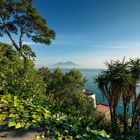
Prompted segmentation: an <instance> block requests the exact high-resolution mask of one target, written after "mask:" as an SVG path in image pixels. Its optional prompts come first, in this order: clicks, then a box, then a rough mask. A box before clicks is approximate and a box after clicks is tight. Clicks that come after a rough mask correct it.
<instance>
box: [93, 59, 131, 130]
mask: <svg viewBox="0 0 140 140" xmlns="http://www.w3.org/2000/svg"><path fill="white" fill-rule="evenodd" d="M106 65H107V67H108V69H107V70H106V71H103V72H102V73H101V74H99V75H98V76H97V77H96V78H95V82H96V83H97V85H98V87H99V89H100V90H101V91H102V93H103V96H105V97H106V99H107V100H108V103H109V107H110V116H111V122H112V126H113V127H112V128H113V129H115V127H114V125H116V123H117V120H116V107H117V105H118V102H119V100H120V98H121V97H122V99H123V106H124V111H123V126H124V131H126V129H127V119H126V117H127V108H128V105H129V103H130V99H131V92H130V91H129V87H130V85H132V84H133V78H132V76H131V75H130V74H129V70H128V62H125V59H123V61H122V62H120V61H119V60H117V61H111V62H110V63H108V62H106Z"/></svg>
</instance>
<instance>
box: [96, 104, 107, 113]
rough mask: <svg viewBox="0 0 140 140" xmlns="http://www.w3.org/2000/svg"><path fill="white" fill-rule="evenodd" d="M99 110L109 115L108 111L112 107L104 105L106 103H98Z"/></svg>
mask: <svg viewBox="0 0 140 140" xmlns="http://www.w3.org/2000/svg"><path fill="white" fill-rule="evenodd" d="M97 111H98V112H99V113H102V114H104V115H107V114H108V113H110V109H109V106H108V105H104V104H98V105H97Z"/></svg>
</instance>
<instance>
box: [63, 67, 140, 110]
mask: <svg viewBox="0 0 140 140" xmlns="http://www.w3.org/2000/svg"><path fill="white" fill-rule="evenodd" d="M79 70H80V72H81V73H82V75H83V77H85V78H86V79H87V83H86V85H85V89H87V90H89V91H91V92H93V93H95V95H96V99H97V101H98V102H99V103H105V104H107V100H106V99H103V96H102V93H101V91H100V90H99V89H98V87H97V85H96V84H95V83H94V77H95V76H97V75H98V74H99V73H101V72H102V71H103V69H79ZM62 71H63V72H69V71H70V69H62ZM137 93H140V85H139V86H138V87H137ZM117 109H118V110H119V111H121V110H122V109H123V106H122V103H121V102H120V103H119V104H118V107H117Z"/></svg>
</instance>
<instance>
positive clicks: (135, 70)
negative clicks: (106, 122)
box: [129, 58, 140, 128]
mask: <svg viewBox="0 0 140 140" xmlns="http://www.w3.org/2000/svg"><path fill="white" fill-rule="evenodd" d="M129 67H130V73H131V75H132V77H133V78H134V86H132V87H131V90H132V94H133V102H132V114H133V117H132V124H131V128H132V127H134V126H135V124H136V123H137V122H138V120H137V119H136V118H138V113H137V111H138V109H137V108H138V107H139V104H140V103H139V102H140V100H139V98H140V97H139V95H138V96H137V93H136V87H137V83H138V81H139V80H140V59H139V58H137V59H130V64H129ZM139 115H140V114H139ZM138 127H139V126H138Z"/></svg>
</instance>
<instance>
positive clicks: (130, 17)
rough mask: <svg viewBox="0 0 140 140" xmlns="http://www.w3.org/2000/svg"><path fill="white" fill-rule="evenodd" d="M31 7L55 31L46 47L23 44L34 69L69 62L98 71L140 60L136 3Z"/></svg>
mask: <svg viewBox="0 0 140 140" xmlns="http://www.w3.org/2000/svg"><path fill="white" fill-rule="evenodd" d="M35 7H36V8H37V9H38V11H39V13H40V14H41V15H42V16H43V17H44V18H45V19H46V20H47V22H48V26H49V27H50V28H52V29H54V30H55V31H56V39H55V40H54V41H53V42H52V44H51V45H50V46H44V45H38V44H34V43H32V42H29V41H28V40H25V42H26V41H27V42H29V44H30V45H31V46H32V48H33V50H34V51H35V52H36V54H37V59H36V64H37V65H50V64H54V63H56V62H58V61H62V62H65V61H69V60H70V61H73V62H75V63H78V64H80V65H83V66H86V67H94V68H95V67H96V68H98V67H104V62H105V60H107V61H108V60H111V59H123V57H124V56H126V58H130V57H134V58H135V57H139V56H140V0H36V1H35Z"/></svg>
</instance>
